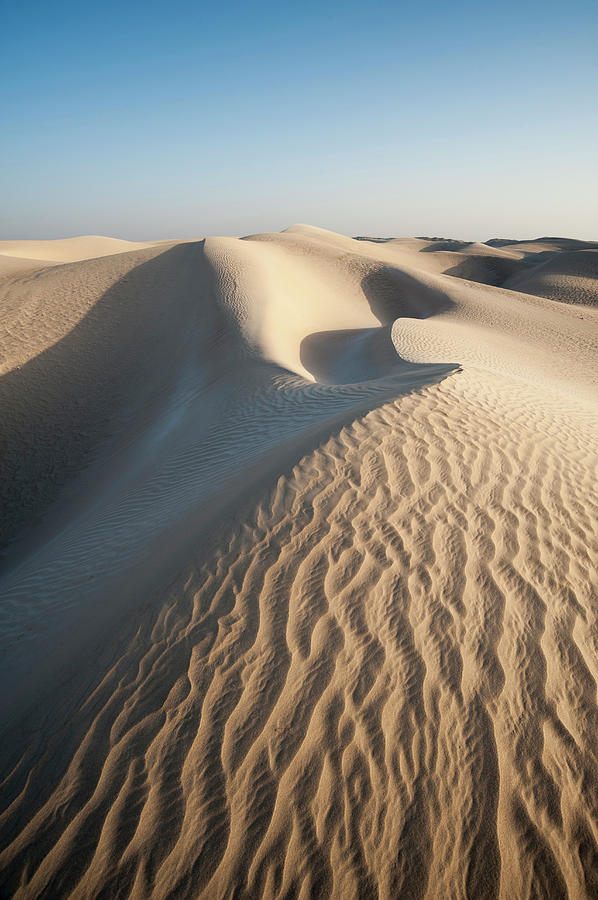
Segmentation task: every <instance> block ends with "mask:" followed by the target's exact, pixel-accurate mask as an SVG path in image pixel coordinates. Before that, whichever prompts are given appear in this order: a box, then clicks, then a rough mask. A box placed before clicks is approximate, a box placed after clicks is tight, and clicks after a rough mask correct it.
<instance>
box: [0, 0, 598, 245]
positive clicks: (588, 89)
mask: <svg viewBox="0 0 598 900" xmlns="http://www.w3.org/2000/svg"><path fill="white" fill-rule="evenodd" d="M1 31H2V36H1V37H0V44H1V46H0V79H1V86H2V90H1V91H0V110H1V121H2V132H3V137H2V144H1V147H2V149H1V151H0V153H1V157H2V165H1V167H0V191H1V197H2V211H1V213H0V238H3V239H10V238H54V237H65V236H71V235H77V234H109V235H113V236H116V237H123V238H129V239H132V240H143V239H154V238H169V237H200V236H202V235H205V234H249V233H252V232H257V231H277V230H279V229H281V228H284V227H286V226H287V225H290V224H292V223H294V222H308V223H310V224H313V225H320V226H322V227H324V228H331V229H333V230H335V231H341V232H343V233H346V234H369V235H378V236H387V235H397V236H400V235H430V236H434V235H438V236H451V237H458V238H463V239H470V240H471V239H481V240H485V239H487V238H489V237H493V236H500V237H514V238H520V237H537V236H540V235H566V236H569V237H580V238H588V239H594V240H596V239H598V4H597V3H596V2H595V0H586V2H570V3H563V2H562V0H561V2H542V3H539V2H534V0H532V2H526V0H520V2H511V0H507V2H501V3H495V4H491V3H479V2H475V3H473V2H459V0H456V2H451V3H448V2H444V3H438V2H436V0H428V2H426V3H424V4H417V3H414V2H413V3H402V2H393V3H388V2H369V3H366V2H364V0H361V2H359V3H357V2H352V0H349V2H343V3H341V2H336V0H334V2H328V3H326V2H318V3H315V2H311V0H303V2H301V3H288V2H284V0H281V2H278V3H272V2H258V3H256V4H253V5H252V4H251V3H247V2H244V3H237V2H229V3H213V2H211V3H202V2H194V3H190V2H178V0H173V2H171V3H165V2H163V0H162V2H160V3H155V2H151V0H150V2H144V3H137V2H129V3H122V2H119V3H113V2H111V0H108V2H102V3H85V2H83V3H82V2H77V3H75V2H62V3H53V2H51V0H48V2H45V3H42V2H35V3H31V2H29V3H27V2H26V0H23V2H21V3H18V4H17V3H13V4H7V3H6V4H3V7H2V27H1Z"/></svg>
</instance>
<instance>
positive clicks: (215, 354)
mask: <svg viewBox="0 0 598 900" xmlns="http://www.w3.org/2000/svg"><path fill="white" fill-rule="evenodd" d="M32 243H34V244H35V246H30V245H29V244H32ZM42 243H43V242H29V244H27V245H25V244H23V243H22V242H21V243H19V244H17V242H4V243H3V244H2V245H0V295H1V297H2V303H1V304H0V349H1V350H2V360H3V362H2V373H1V376H0V404H1V408H2V410H3V413H2V416H1V418H0V452H1V455H2V460H3V465H2V474H1V476H0V508H1V513H0V539H1V541H2V546H3V548H4V555H3V561H2V574H1V575H0V597H1V598H2V599H1V601H0V660H1V662H0V680H1V683H2V707H1V713H2V723H3V724H2V733H1V741H0V777H1V779H2V781H1V801H2V802H1V806H0V809H1V812H0V896H3V897H4V896H6V897H13V896H14V897H23V898H38V897H46V898H56V897H77V898H91V897H94V898H96V897H132V898H147V897H156V898H174V897H182V898H187V897H189V898H195V897H206V898H228V897H238V898H242V897H246V898H253V897H267V898H274V897H276V898H301V900H303V898H308V897H310V898H312V897H313V898H328V897H342V898H343V900H345V898H366V897H376V898H389V900H390V898H398V897H404V898H419V897H421V898H429V900H433V898H439V897H443V898H444V897H446V898H498V897H500V898H505V900H511V898H553V897H569V898H578V897H579V898H583V897H588V898H590V897H596V896H598V753H597V749H596V747H597V736H598V702H597V681H596V679H597V678H598V623H597V616H598V488H597V486H596V485H597V483H598V244H589V243H583V242H580V241H571V240H566V239H557V238H543V239H540V240H536V241H529V242H514V241H513V242H511V241H507V240H496V241H490V242H489V243H488V244H470V243H465V242H459V241H453V240H445V239H442V240H441V239H424V238H422V239H397V240H389V241H379V240H373V239H372V240H368V239H365V238H360V239H358V240H354V239H351V238H346V237H344V236H341V235H337V234H333V233H331V232H326V231H323V230H321V229H316V228H311V227H308V226H294V227H292V228H290V229H288V230H287V231H285V232H282V233H280V234H267V235H253V236H250V237H248V238H244V239H241V240H239V239H236V238H208V239H206V240H204V241H197V242H184V243H176V242H168V243H159V244H155V245H131V244H128V243H127V242H117V241H112V240H110V239H106V238H86V239H76V240H74V241H70V242H69V241H61V242H45V245H44V246H41V245H42ZM54 245H56V246H54ZM3 261H5V262H3Z"/></svg>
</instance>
